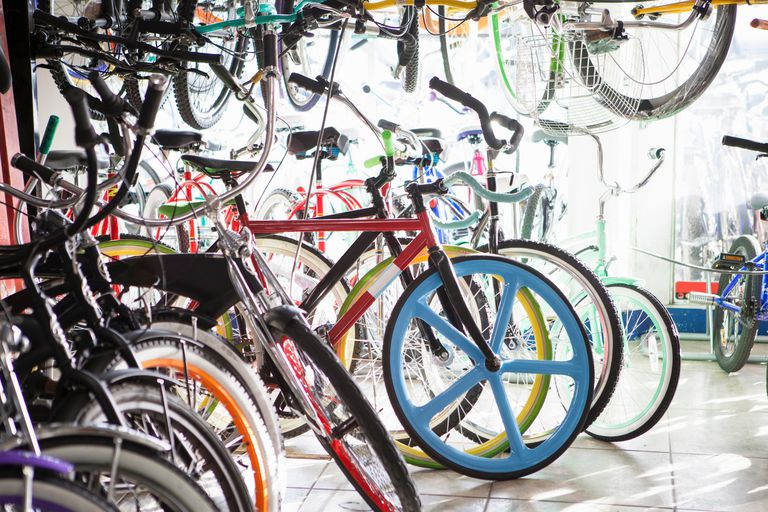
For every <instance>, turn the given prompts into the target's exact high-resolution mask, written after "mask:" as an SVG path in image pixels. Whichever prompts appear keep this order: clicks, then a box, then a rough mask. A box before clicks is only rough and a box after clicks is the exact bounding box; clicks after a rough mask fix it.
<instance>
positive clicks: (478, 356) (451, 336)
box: [414, 302, 485, 363]
mask: <svg viewBox="0 0 768 512" xmlns="http://www.w3.org/2000/svg"><path fill="white" fill-rule="evenodd" d="M414 316H416V317H417V318H421V319H422V320H424V322H426V323H427V324H428V325H429V326H430V327H432V328H434V329H435V330H437V331H438V332H439V333H440V334H442V335H443V336H445V337H446V338H448V340H449V341H450V342H451V343H453V344H454V345H456V347H458V348H459V349H460V350H462V351H464V352H465V353H466V354H467V356H469V358H470V359H471V360H472V361H473V362H475V363H477V362H479V361H484V360H485V357H483V353H482V352H480V349H479V348H478V347H477V345H475V343H474V342H472V341H471V340H469V339H468V338H467V337H466V336H464V334H463V333H461V332H459V331H458V330H457V329H456V328H455V327H454V326H452V325H451V324H450V323H448V321H447V320H446V319H445V318H443V317H441V316H440V315H438V314H437V313H435V312H434V311H432V309H431V308H430V307H429V306H427V305H426V304H423V303H421V302H419V303H418V306H417V307H416V312H415V315H414Z"/></svg>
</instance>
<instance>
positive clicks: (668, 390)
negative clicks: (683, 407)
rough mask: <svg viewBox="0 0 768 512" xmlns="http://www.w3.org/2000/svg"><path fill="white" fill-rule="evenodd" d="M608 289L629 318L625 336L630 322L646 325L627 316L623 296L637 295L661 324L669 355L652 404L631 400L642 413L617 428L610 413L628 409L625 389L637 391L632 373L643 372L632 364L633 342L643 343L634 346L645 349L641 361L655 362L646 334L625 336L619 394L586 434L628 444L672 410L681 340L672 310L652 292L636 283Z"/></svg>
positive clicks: (636, 365)
mask: <svg viewBox="0 0 768 512" xmlns="http://www.w3.org/2000/svg"><path fill="white" fill-rule="evenodd" d="M607 288H608V291H609V292H610V293H611V296H612V297H614V304H617V309H618V310H619V314H620V316H621V318H622V321H624V320H625V319H626V322H627V325H625V328H624V332H625V333H627V331H629V326H630V322H632V326H633V327H636V328H637V329H639V330H641V331H642V324H643V323H646V322H647V320H644V321H642V322H640V321H638V320H637V319H636V318H634V319H631V318H630V316H632V315H630V314H626V313H625V312H624V311H623V310H622V307H621V302H622V298H621V297H622V296H624V297H627V296H632V295H634V296H635V297H636V298H634V299H632V300H633V301H634V302H635V303H636V304H637V303H639V302H642V303H643V305H641V306H640V307H641V308H646V309H647V313H645V314H648V313H650V315H652V316H653V317H655V319H656V321H657V322H659V324H660V325H659V328H660V329H661V330H663V331H664V332H663V333H659V334H660V335H663V338H664V339H662V340H660V343H663V344H664V345H666V346H665V347H662V353H663V352H666V355H667V357H666V358H664V359H663V361H664V365H666V364H669V369H668V370H667V371H666V374H665V375H662V379H661V380H659V382H658V384H657V387H656V389H655V390H654V391H655V393H653V394H652V398H651V401H650V402H649V403H648V404H647V405H645V406H643V404H642V403H641V402H642V401H643V400H634V399H633V400H632V405H631V406H632V407H634V406H639V408H642V411H641V412H640V413H639V414H638V415H637V416H635V417H634V418H632V421H622V422H621V423H620V424H618V425H617V424H613V425H608V424H607V423H608V422H607V421H606V418H607V417H608V416H610V414H611V411H612V409H611V407H613V406H617V407H618V408H619V409H622V410H624V409H625V407H624V406H623V404H624V403H626V401H624V395H623V391H624V389H627V388H632V389H634V388H637V387H638V384H636V383H633V382H631V378H632V376H633V375H635V374H634V373H633V372H636V371H639V372H643V369H642V367H641V365H639V364H633V362H632V356H633V350H632V346H633V343H634V342H635V341H637V340H638V339H639V340H640V342H639V343H634V346H637V347H642V350H641V351H640V356H641V359H642V360H649V359H652V358H650V357H648V353H647V352H646V349H645V347H643V344H644V343H645V338H644V337H642V335H643V332H640V333H639V334H640V336H637V337H633V336H632V334H633V333H632V332H630V333H628V334H629V335H628V336H627V335H626V334H625V337H626V338H629V339H625V341H624V343H625V348H624V358H623V359H624V361H623V363H624V364H625V366H624V368H622V374H621V376H620V378H619V384H618V386H617V389H616V391H615V392H614V395H613V397H612V400H611V402H610V403H609V404H608V407H606V409H605V411H604V412H603V415H601V417H599V418H598V419H597V420H596V421H595V422H594V423H593V424H592V425H591V426H590V427H589V428H588V429H587V433H588V434H589V435H591V436H592V437H594V438H596V439H600V440H602V441H609V442H618V441H628V440H630V439H634V438H636V437H638V436H640V435H642V434H644V433H646V432H648V431H649V430H650V429H651V428H653V427H654V425H656V423H658V422H659V420H661V418H663V417H664V414H665V413H666V412H667V409H668V408H669V404H670V403H672V399H673V398H674V396H675V391H676V390H677V383H678V380H679V379H680V366H681V360H680V339H679V336H678V333H677V327H676V326H675V323H674V322H673V321H672V317H671V316H670V314H669V311H667V308H666V307H664V305H663V304H662V303H661V302H660V301H659V299H657V298H656V296H655V295H653V294H652V293H651V292H649V291H648V290H646V289H644V288H641V287H639V286H637V285H633V284H622V283H619V284H609V285H608V286H607ZM644 334H645V335H646V336H647V335H648V331H646V332H645V333H644ZM656 338H657V339H656V341H657V342H659V340H658V337H656ZM654 346H655V344H654ZM657 360H658V359H657ZM635 363H637V361H635ZM657 364H658V363H657ZM603 422H606V423H603Z"/></svg>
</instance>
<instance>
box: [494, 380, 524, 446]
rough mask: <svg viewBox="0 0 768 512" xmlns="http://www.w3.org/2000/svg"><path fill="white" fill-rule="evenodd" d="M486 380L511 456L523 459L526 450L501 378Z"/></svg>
mask: <svg viewBox="0 0 768 512" xmlns="http://www.w3.org/2000/svg"><path fill="white" fill-rule="evenodd" d="M488 380H489V382H490V383H491V389H492V390H493V396H494V398H495V399H496V406H497V407H498V408H499V414H500V415H501V421H502V422H503V423H504V431H505V432H506V433H507V439H508V440H509V447H510V449H511V450H512V453H513V454H515V455H516V456H518V457H523V456H524V454H525V453H526V452H527V451H528V448H527V447H526V446H525V443H523V436H522V434H521V433H520V428H518V426H517V420H515V415H514V413H513V412H512V406H511V405H510V403H509V397H507V393H506V391H505V389H504V383H503V382H502V381H501V376H500V375H499V374H496V375H493V376H492V377H491V378H490V379H488Z"/></svg>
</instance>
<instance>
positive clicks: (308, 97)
mask: <svg viewBox="0 0 768 512" xmlns="http://www.w3.org/2000/svg"><path fill="white" fill-rule="evenodd" d="M295 3H296V2H295V0H277V1H276V2H275V9H276V10H277V12H278V13H279V14H290V13H292V12H293V7H294V4H295ZM318 30H326V29H318ZM340 42H341V41H340V37H339V31H338V30H331V34H330V36H329V41H328V51H327V52H326V54H325V57H324V58H323V57H322V56H320V55H317V56H316V57H318V60H319V62H321V63H322V68H318V69H309V67H308V66H309V63H305V62H300V61H294V57H298V58H299V59H300V55H297V54H298V53H301V52H294V53H292V52H291V50H292V49H291V48H284V47H283V44H282V41H281V42H280V43H278V44H279V46H278V52H279V53H280V54H281V55H282V57H281V58H280V67H281V68H282V69H281V74H282V75H283V84H284V85H285V90H286V92H287V93H288V100H289V101H290V102H291V105H293V108H295V109H296V110H298V111H299V112H306V111H308V110H311V109H312V107H314V106H315V105H316V104H317V102H318V101H320V98H321V97H322V95H321V94H316V93H309V92H308V91H304V90H303V89H300V88H299V87H298V86H296V85H294V84H291V83H289V82H288V78H290V75H291V73H292V72H298V73H301V74H303V75H306V76H309V77H310V78H315V77H317V76H318V75H320V76H322V77H323V78H325V79H326V80H328V79H329V78H330V76H331V67H332V66H333V57H334V55H335V54H336V48H337V47H338V45H339V44H340ZM306 44H307V41H306V39H305V38H302V39H301V40H300V41H299V42H298V43H297V47H300V48H302V51H303V52H304V53H306ZM302 45H303V47H302Z"/></svg>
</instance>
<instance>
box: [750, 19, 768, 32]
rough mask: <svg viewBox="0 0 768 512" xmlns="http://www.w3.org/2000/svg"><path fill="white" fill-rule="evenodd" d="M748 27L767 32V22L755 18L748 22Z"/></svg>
mask: <svg viewBox="0 0 768 512" xmlns="http://www.w3.org/2000/svg"><path fill="white" fill-rule="evenodd" d="M749 26H750V27H752V28H759V29H760V30H768V21H766V20H761V19H758V18H755V19H753V20H752V21H750V22H749Z"/></svg>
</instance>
